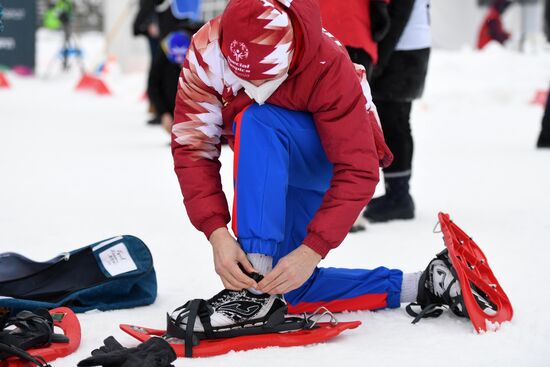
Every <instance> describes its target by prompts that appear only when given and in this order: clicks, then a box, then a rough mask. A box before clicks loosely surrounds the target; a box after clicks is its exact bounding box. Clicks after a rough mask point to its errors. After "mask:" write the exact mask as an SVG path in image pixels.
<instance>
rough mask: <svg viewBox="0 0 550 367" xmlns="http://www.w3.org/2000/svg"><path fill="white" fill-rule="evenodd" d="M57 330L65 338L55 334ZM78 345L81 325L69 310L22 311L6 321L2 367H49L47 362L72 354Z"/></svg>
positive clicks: (0, 357) (1, 337) (0, 336)
mask: <svg viewBox="0 0 550 367" xmlns="http://www.w3.org/2000/svg"><path fill="white" fill-rule="evenodd" d="M10 325H13V326H15V328H9V326H10ZM4 327H5V328H6V329H4ZM55 327H57V328H60V329H61V330H63V334H56V333H55V332H54V328H55ZM79 345H80V323H79V321H78V318H77V317H76V315H75V314H74V313H73V311H71V310H70V309H69V308H65V307H60V308H56V309H53V310H51V311H49V312H48V311H46V310H36V311H34V312H29V311H22V312H20V313H18V314H17V315H16V316H15V317H13V318H5V319H4V325H2V331H0V367H31V366H33V367H34V366H48V364H47V362H49V361H53V360H55V359H57V358H61V357H65V356H67V355H69V354H72V353H73V352H74V351H75V350H77V349H78V346H79Z"/></svg>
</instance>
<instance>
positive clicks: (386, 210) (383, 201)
mask: <svg viewBox="0 0 550 367" xmlns="http://www.w3.org/2000/svg"><path fill="white" fill-rule="evenodd" d="M410 178H411V176H410V175H409V176H404V177H392V178H389V177H388V178H386V179H385V182H386V194H385V195H384V196H381V197H379V198H376V199H372V200H371V202H370V203H369V204H368V205H367V209H366V210H365V212H364V213H363V216H364V217H365V218H367V219H368V220H369V221H370V222H387V221H389V220H393V219H413V218H414V202H413V199H412V197H411V195H410V194H409V180H410Z"/></svg>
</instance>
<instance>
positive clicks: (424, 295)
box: [405, 249, 468, 324]
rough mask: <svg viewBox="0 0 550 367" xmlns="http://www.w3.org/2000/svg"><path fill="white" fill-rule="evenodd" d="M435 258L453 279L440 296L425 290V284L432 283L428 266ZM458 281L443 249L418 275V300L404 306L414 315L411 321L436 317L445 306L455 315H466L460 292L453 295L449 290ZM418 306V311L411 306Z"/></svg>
mask: <svg viewBox="0 0 550 367" xmlns="http://www.w3.org/2000/svg"><path fill="white" fill-rule="evenodd" d="M435 260H441V261H442V262H443V263H444V264H445V266H446V267H447V268H448V269H449V270H450V272H451V274H452V275H453V277H454V279H453V280H452V281H451V283H450V284H449V285H448V286H447V289H446V290H445V292H443V293H442V294H441V295H440V296H436V295H434V294H431V292H430V291H428V290H426V284H431V283H433V280H432V279H431V278H430V277H431V274H430V273H431V271H430V266H431V264H432V262H433V261H435ZM456 282H458V276H457V274H456V271H455V269H454V267H453V266H452V265H451V262H450V261H449V255H448V250H447V249H445V250H443V251H441V252H440V253H438V254H437V255H436V257H435V259H434V260H432V261H430V264H428V267H427V268H426V270H425V271H424V273H423V274H422V276H421V277H420V281H419V286H418V300H419V301H418V302H413V303H411V304H409V305H407V307H406V308H405V310H406V311H407V313H408V314H409V315H410V316H412V317H414V319H413V321H412V323H413V324H416V323H417V322H419V321H420V320H421V319H423V318H437V317H439V316H441V315H442V314H443V311H444V310H445V309H446V308H449V309H450V310H451V311H452V312H453V313H454V314H455V315H457V316H459V317H468V313H467V312H466V307H465V305H464V299H463V298H462V294H461V293H460V294H458V295H455V296H451V290H452V289H453V286H454V285H455V283H456ZM432 286H433V285H429V287H432ZM415 306H419V307H420V308H421V310H420V312H416V311H415V310H414V308H413V307H415Z"/></svg>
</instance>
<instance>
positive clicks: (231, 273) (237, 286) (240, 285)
mask: <svg viewBox="0 0 550 367" xmlns="http://www.w3.org/2000/svg"><path fill="white" fill-rule="evenodd" d="M235 267H236V268H237V273H236V274H237V276H239V274H240V275H242V276H244V277H245V279H250V278H248V277H247V276H246V275H245V274H244V273H243V272H242V271H241V270H240V269H239V268H238V266H237V265H235ZM224 278H225V280H227V281H228V282H229V283H230V284H231V285H232V287H233V288H231V289H233V290H241V289H244V288H249V286H248V283H246V282H243V281H241V280H239V279H238V278H237V277H236V276H235V270H234V269H227V270H225V272H224Z"/></svg>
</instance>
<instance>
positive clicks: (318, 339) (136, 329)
mask: <svg viewBox="0 0 550 367" xmlns="http://www.w3.org/2000/svg"><path fill="white" fill-rule="evenodd" d="M191 302H193V301H191ZM199 313H200V312H199ZM327 314H328V315H330V316H331V320H330V322H318V320H319V319H320V318H321V317H322V316H324V315H327ZM203 315H204V314H203ZM203 317H204V316H203ZM203 320H204V318H203ZM270 321H273V319H272V320H270ZM270 321H267V322H266V323H265V324H263V325H262V326H247V327H245V326H243V327H240V328H231V329H227V330H226V331H217V332H214V335H210V337H203V336H199V337H197V333H194V332H193V331H190V332H186V331H185V330H182V332H183V333H186V334H187V335H188V336H189V337H188V338H185V335H184V336H183V337H175V336H173V335H170V333H167V331H165V330H155V329H150V328H146V327H141V326H133V325H120V328H121V329H122V331H124V332H125V333H127V334H129V335H131V336H132V337H134V338H136V339H137V340H139V341H141V342H144V341H147V340H149V339H150V338H152V337H163V338H164V339H165V340H166V341H168V342H169V343H170V345H171V346H172V348H173V349H174V351H175V352H176V354H177V355H178V357H211V356H216V355H220V354H225V353H228V352H230V351H245V350H251V349H258V348H267V347H293V346H302V345H308V344H315V343H322V342H325V341H327V340H329V339H332V338H334V337H336V336H338V335H339V334H340V333H342V332H343V331H345V330H347V329H355V328H357V327H358V326H359V325H361V322H360V321H351V322H338V321H336V319H335V318H334V316H333V315H332V314H331V313H330V312H328V311H327V310H324V312H323V313H322V314H318V313H316V314H314V315H312V316H305V315H304V316H302V317H285V318H284V320H280V322H279V323H278V324H275V323H273V324H271V323H270ZM203 324H204V322H203ZM168 326H169V330H174V329H173V327H174V325H171V324H170V321H169V325H168ZM191 330H192V329H191ZM262 330H263V331H264V332H262ZM278 330H279V331H278ZM239 334H240V335H241V336H237V335H239ZM185 339H187V340H189V341H190V342H188V343H187V344H186V341H185Z"/></svg>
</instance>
